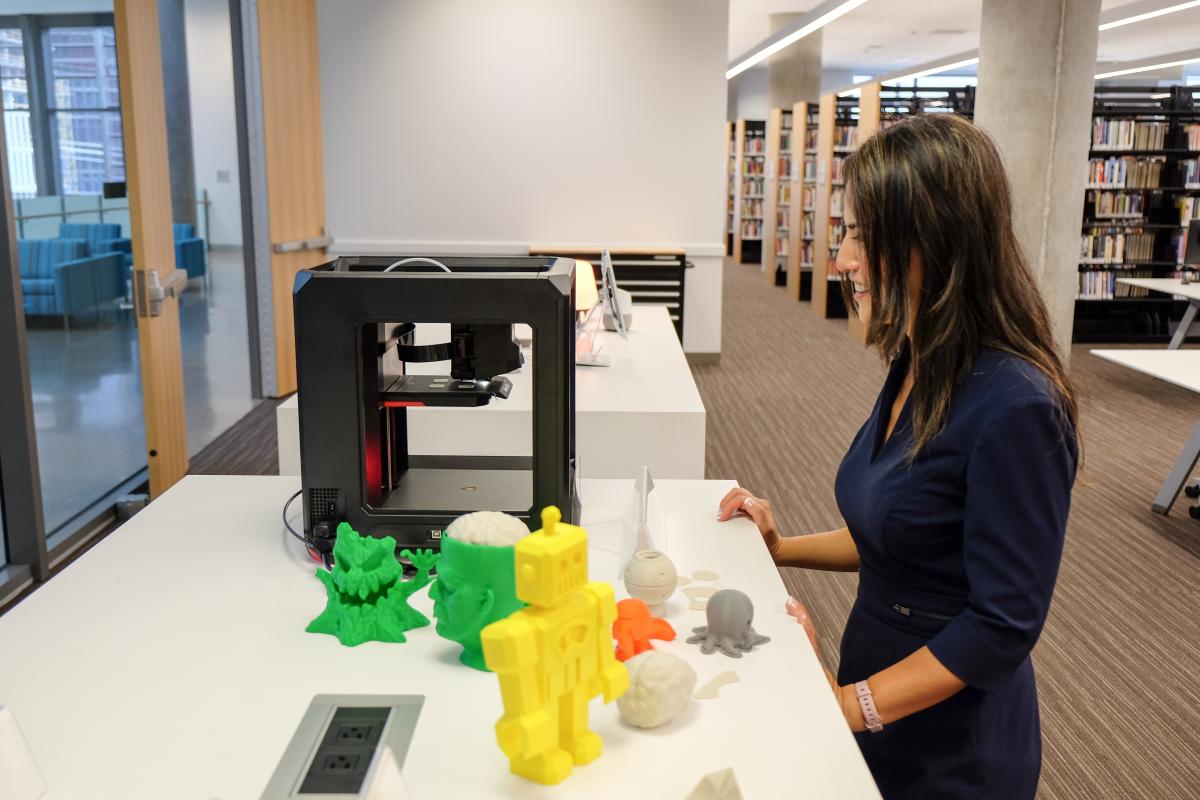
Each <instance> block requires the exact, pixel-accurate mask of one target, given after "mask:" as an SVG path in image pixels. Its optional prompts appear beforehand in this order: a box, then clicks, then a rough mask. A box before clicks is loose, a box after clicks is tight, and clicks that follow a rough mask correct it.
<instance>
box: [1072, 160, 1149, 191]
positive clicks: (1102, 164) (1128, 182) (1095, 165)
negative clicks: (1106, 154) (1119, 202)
mask: <svg viewBox="0 0 1200 800" xmlns="http://www.w3.org/2000/svg"><path fill="white" fill-rule="evenodd" d="M1166 163H1167V161H1166V159H1165V158H1134V157H1133V156H1125V157H1124V158H1093V159H1090V160H1089V161H1088V186H1089V187H1093V188H1094V187H1105V188H1112V189H1122V188H1124V189H1151V188H1154V187H1157V186H1161V185H1162V171H1163V166H1164V165H1165V164H1166Z"/></svg>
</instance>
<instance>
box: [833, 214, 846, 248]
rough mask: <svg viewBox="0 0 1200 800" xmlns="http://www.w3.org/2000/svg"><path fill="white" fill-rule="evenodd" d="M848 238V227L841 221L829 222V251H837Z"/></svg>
mask: <svg viewBox="0 0 1200 800" xmlns="http://www.w3.org/2000/svg"><path fill="white" fill-rule="evenodd" d="M845 236H846V225H845V223H843V222H842V221H841V220H840V219H831V220H829V249H830V250H836V249H837V248H838V246H839V245H840V244H841V243H842V239H843V238H844V237H845Z"/></svg>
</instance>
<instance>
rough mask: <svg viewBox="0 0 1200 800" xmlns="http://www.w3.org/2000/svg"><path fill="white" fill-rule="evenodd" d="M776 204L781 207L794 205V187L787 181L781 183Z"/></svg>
mask: <svg viewBox="0 0 1200 800" xmlns="http://www.w3.org/2000/svg"><path fill="white" fill-rule="evenodd" d="M775 202H776V203H777V204H778V205H781V206H790V205H791V204H792V185H791V184H790V183H788V182H786V181H780V182H779V194H778V196H777V197H776V198H775Z"/></svg>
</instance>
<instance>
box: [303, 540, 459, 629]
mask: <svg viewBox="0 0 1200 800" xmlns="http://www.w3.org/2000/svg"><path fill="white" fill-rule="evenodd" d="M400 555H401V557H403V558H407V559H409V560H410V561H411V562H412V564H413V566H415V567H416V568H417V574H416V576H415V577H413V578H412V579H411V580H407V581H406V580H403V569H402V567H401V566H400V562H399V561H397V560H396V540H395V539H393V538H392V537H391V536H385V537H383V538H382V539H376V538H374V537H372V536H361V535H359V533H358V531H356V530H354V529H353V528H351V527H350V525H349V524H347V523H345V522H343V523H342V524H340V525H338V529H337V543H336V544H335V545H334V546H333V557H334V566H333V571H332V572H326V571H324V570H317V578H319V579H320V581H321V583H323V584H325V592H326V594H327V596H328V599H327V602H326V604H325V610H324V611H322V612H321V615H320V616H319V617H317V618H316V619H314V620H313V621H312V622H310V623H309V624H308V627H307V628H305V630H306V631H308V632H309V633H328V634H332V635H333V636H336V637H337V638H338V641H339V642H341V643H342V644H344V645H346V646H347V647H354V646H355V645H360V644H362V643H363V642H373V641H374V642H403V641H405V638H404V632H405V631H408V630H412V629H413V628H422V627H424V626H426V625H428V624H429V619H428V618H427V617H426V616H425V615H424V614H422V613H421V612H420V611H417V610H416V609H414V608H413V607H412V606H410V605H409V604H408V598H409V596H410V595H412V594H413V593H414V592H416V591H417V590H418V589H421V588H422V587H424V586H426V585H427V584H428V583H429V581H430V580H431V578H430V576H429V573H430V571H431V570H432V569H433V567H434V565H435V564H437V561H438V556H437V554H436V553H434V552H433V551H431V550H418V551H417V552H415V553H414V552H412V551H411V550H403V551H401V552H400Z"/></svg>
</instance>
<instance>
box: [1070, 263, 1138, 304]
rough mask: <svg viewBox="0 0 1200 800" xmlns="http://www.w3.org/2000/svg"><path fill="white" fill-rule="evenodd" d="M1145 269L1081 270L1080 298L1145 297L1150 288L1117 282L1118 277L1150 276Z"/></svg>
mask: <svg viewBox="0 0 1200 800" xmlns="http://www.w3.org/2000/svg"><path fill="white" fill-rule="evenodd" d="M1153 276H1154V273H1153V272H1152V271H1150V270H1144V269H1096V270H1092V269H1087V270H1081V271H1080V272H1079V294H1078V295H1076V297H1077V299H1079V300H1112V299H1114V298H1117V297H1145V296H1146V295H1148V294H1149V293H1150V290H1149V289H1143V288H1141V287H1138V286H1129V285H1127V284H1124V283H1117V278H1150V277H1153Z"/></svg>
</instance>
